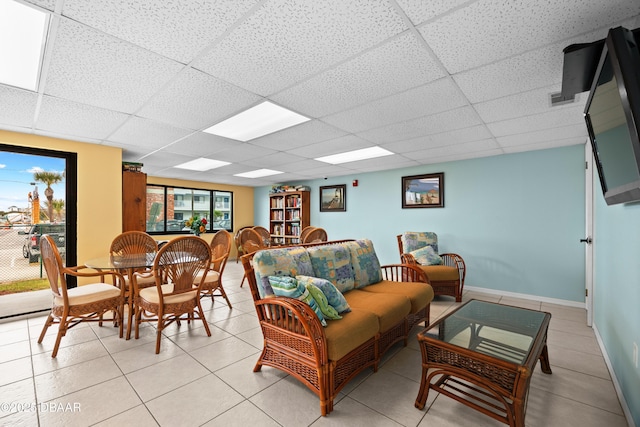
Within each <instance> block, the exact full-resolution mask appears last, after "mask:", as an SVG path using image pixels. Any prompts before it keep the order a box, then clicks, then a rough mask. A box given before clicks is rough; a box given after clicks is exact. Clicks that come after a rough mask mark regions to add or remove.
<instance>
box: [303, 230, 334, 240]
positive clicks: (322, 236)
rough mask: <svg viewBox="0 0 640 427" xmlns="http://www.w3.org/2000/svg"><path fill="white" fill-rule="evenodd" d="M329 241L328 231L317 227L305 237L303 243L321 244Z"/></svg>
mask: <svg viewBox="0 0 640 427" xmlns="http://www.w3.org/2000/svg"><path fill="white" fill-rule="evenodd" d="M327 240H328V238H327V232H326V230H325V229H324V228H320V227H315V228H314V229H313V230H311V231H310V232H309V233H308V234H307V235H306V236H305V238H304V240H303V241H302V243H319V242H326V241H327Z"/></svg>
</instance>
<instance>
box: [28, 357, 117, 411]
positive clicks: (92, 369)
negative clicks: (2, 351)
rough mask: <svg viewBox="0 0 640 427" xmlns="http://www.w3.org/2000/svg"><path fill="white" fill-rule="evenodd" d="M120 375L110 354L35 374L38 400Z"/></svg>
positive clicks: (73, 390)
mask: <svg viewBox="0 0 640 427" xmlns="http://www.w3.org/2000/svg"><path fill="white" fill-rule="evenodd" d="M120 375H122V372H120V369H118V366H117V365H116V364H115V362H114V361H113V359H112V358H111V357H110V356H104V357H100V358H98V359H93V360H89V361H87V362H82V363H78V364H76V365H73V366H70V367H67V368H62V369H57V370H55V371H52V372H48V373H46V374H42V375H37V376H36V377H35V385H36V393H37V396H38V401H39V402H46V401H50V400H52V399H55V398H58V397H60V396H63V395H66V394H70V393H74V392H76V391H78V390H81V389H84V388H87V387H91V386H93V385H96V384H99V383H102V382H105V381H107V380H110V379H113V378H116V377H119V376H120Z"/></svg>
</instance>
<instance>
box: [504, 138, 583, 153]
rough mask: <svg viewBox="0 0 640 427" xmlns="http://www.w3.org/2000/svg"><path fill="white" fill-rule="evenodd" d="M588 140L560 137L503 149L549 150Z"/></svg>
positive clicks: (515, 150) (514, 150)
mask: <svg viewBox="0 0 640 427" xmlns="http://www.w3.org/2000/svg"><path fill="white" fill-rule="evenodd" d="M585 142H586V139H585V138H580V137H576V138H567V139H558V140H554V141H549V142H540V143H535V144H526V145H513V146H510V147H504V148H503V150H504V152H505V153H521V152H523V151H533V150H547V149H549V148H558V147H566V146H569V145H584V144H585Z"/></svg>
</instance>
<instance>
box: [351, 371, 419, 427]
mask: <svg viewBox="0 0 640 427" xmlns="http://www.w3.org/2000/svg"><path fill="white" fill-rule="evenodd" d="M419 389H420V383H418V382H416V381H412V380H408V379H407V378H405V377H403V376H400V375H397V374H395V373H393V372H390V371H387V370H384V369H380V370H379V371H378V372H377V373H375V374H374V375H371V376H370V377H369V378H367V379H366V380H365V381H364V382H362V384H360V385H359V386H358V387H357V388H356V389H355V390H353V391H352V392H351V393H349V397H350V398H352V399H354V400H356V401H358V402H360V403H362V404H363V405H365V406H368V407H369V408H374V409H375V410H376V411H378V412H380V413H382V414H384V415H386V416H387V417H389V418H391V419H392V420H394V421H396V422H398V423H400V424H402V425H417V424H418V423H419V422H420V420H421V419H422V417H423V415H424V413H423V412H422V411H420V410H419V409H417V408H416V407H415V402H416V397H417V396H418V390H419Z"/></svg>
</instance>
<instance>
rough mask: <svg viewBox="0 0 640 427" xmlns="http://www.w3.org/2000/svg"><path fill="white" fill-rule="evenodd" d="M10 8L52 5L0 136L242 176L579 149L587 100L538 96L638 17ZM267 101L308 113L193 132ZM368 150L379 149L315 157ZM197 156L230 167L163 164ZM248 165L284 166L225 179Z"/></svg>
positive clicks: (406, 6)
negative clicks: (39, 55) (292, 119)
mask: <svg viewBox="0 0 640 427" xmlns="http://www.w3.org/2000/svg"><path fill="white" fill-rule="evenodd" d="M0 1H7V0H0ZM24 3H25V4H29V5H31V6H33V7H36V8H39V9H41V10H43V11H46V12H47V13H49V14H50V15H51V24H50V29H49V38H48V42H47V45H46V50H45V54H44V62H43V69H42V74H41V81H40V84H39V87H38V90H37V91H36V92H32V91H27V90H22V89H18V88H15V87H10V86H6V85H0V129H4V130H11V131H17V132H24V133H33V134H37V135H47V136H54V137H60V138H66V139H70V140H77V141H84V142H88V143H94V144H102V145H107V146H115V147H120V148H122V150H123V160H124V161H132V162H141V163H143V164H144V167H143V171H145V172H146V173H148V174H149V175H152V176H158V177H170V178H181V179H189V180H197V181H205V182H216V183H225V184H236V185H248V186H262V185H271V184H274V183H291V182H299V181H302V180H307V179H314V178H320V177H333V176H341V175H353V174H357V173H363V172H373V171H378V170H385V169H395V168H404V167H412V166H418V165H427V164H433V163H440V162H446V161H453V160H462V159H470V158H477V157H486V156H495V155H502V154H507V153H515V152H522V151H530V150H539V149H546V148H553V147H561V146H567V145H576V144H583V143H584V142H585V140H586V138H587V134H586V130H585V126H584V122H583V118H582V111H583V109H584V104H585V102H586V95H587V94H586V93H581V94H578V96H577V99H576V101H575V102H574V103H570V104H566V105H560V106H554V107H551V103H550V100H549V97H550V94H551V93H555V92H559V91H560V89H561V83H562V64H563V55H562V49H563V48H564V47H566V46H568V45H570V44H574V43H586V42H591V41H595V40H599V39H602V38H604V37H605V36H606V34H607V31H608V29H609V28H613V27H616V26H619V25H622V26H625V27H627V28H637V27H639V26H640V2H638V1H637V0H556V1H545V2H542V1H514V0H476V1H460V0H457V1H454V0H438V1H436V0H430V1H425V0H388V1H387V0H289V1H287V0H264V1H255V0H223V1H205V0H199V1H197V0H181V1H163V2H161V1H156V0H136V1H124V0H102V1H90V2H89V1H86V0H29V1H28V2H24ZM264 100H269V101H271V102H273V103H276V104H278V105H281V106H283V107H286V108H289V109H291V110H293V111H295V112H297V113H300V114H302V115H305V116H307V117H310V118H311V119H312V120H310V121H309V122H306V123H303V124H300V125H297V126H295V127H292V128H289V129H286V130H283V131H279V132H276V133H272V134H270V135H266V136H263V137H261V138H257V139H254V140H251V141H248V142H239V141H234V140H231V139H225V138H222V137H217V136H214V135H210V134H206V133H203V132H202V130H204V129H207V128H209V127H210V126H212V125H214V124H216V123H218V122H220V121H222V120H224V119H226V118H228V117H230V116H232V115H234V114H236V113H238V112H240V111H243V110H245V109H247V108H249V107H252V106H254V105H256V104H258V103H260V102H262V101H264ZM372 146H380V147H383V148H385V149H387V150H390V151H392V152H393V153H394V154H393V155H391V156H387V157H383V158H378V159H372V160H363V161H357V162H350V163H344V164H341V165H328V164H326V163H323V162H320V161H317V160H314V159H315V158H317V157H320V156H327V155H331V154H336V153H339V152H344V151H350V150H356V149H361V148H367V147H372ZM199 157H206V158H209V159H215V160H220V161H225V162H230V164H229V165H227V166H223V167H220V168H217V169H213V170H210V171H207V172H197V171H188V170H184V169H178V168H175V167H174V166H176V165H178V164H181V163H185V162H188V161H191V160H194V159H196V158H199ZM261 168H267V169H275V170H279V171H282V172H284V173H282V174H280V175H274V176H269V177H264V178H259V179H248V178H240V177H236V176H234V174H238V173H243V172H248V171H251V170H254V169H261Z"/></svg>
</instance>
